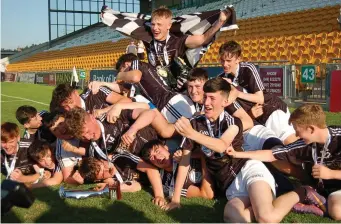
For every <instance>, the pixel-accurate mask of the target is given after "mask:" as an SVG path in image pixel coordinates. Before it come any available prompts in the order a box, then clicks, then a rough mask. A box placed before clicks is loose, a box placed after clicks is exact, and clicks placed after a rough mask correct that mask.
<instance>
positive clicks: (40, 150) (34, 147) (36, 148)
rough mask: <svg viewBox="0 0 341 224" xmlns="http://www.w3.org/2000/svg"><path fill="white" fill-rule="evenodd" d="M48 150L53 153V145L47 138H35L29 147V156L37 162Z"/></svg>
mask: <svg viewBox="0 0 341 224" xmlns="http://www.w3.org/2000/svg"><path fill="white" fill-rule="evenodd" d="M48 151H50V152H51V154H52V153H53V150H52V148H51V145H50V144H49V143H48V142H47V141H45V140H39V139H35V140H34V141H33V142H32V144H31V145H30V147H28V154H29V156H30V157H31V159H33V160H34V161H36V162H37V161H38V160H39V159H40V158H42V157H44V156H45V155H46V154H47V152H48Z"/></svg>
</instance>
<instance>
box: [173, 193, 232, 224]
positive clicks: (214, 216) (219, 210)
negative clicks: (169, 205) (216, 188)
mask: <svg viewBox="0 0 341 224" xmlns="http://www.w3.org/2000/svg"><path fill="white" fill-rule="evenodd" d="M190 200H191V201H193V200H197V199H190ZM198 200H200V201H201V202H203V203H204V204H199V203H194V204H193V202H192V203H191V204H188V203H183V204H182V205H181V208H180V209H176V210H173V211H170V212H168V215H169V216H171V217H172V218H173V219H174V220H176V222H181V223H182V222H185V223H199V222H200V223H201V222H203V223H220V222H223V221H224V220H223V211H224V207H225V204H226V199H224V198H219V199H214V204H213V206H211V205H210V204H211V203H208V204H206V203H205V202H209V200H203V199H198ZM200 201H198V202H200ZM203 214H205V215H203Z"/></svg>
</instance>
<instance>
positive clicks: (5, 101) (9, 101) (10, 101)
mask: <svg viewBox="0 0 341 224" xmlns="http://www.w3.org/2000/svg"><path fill="white" fill-rule="evenodd" d="M19 101H27V100H4V101H0V102H1V103H12V102H19Z"/></svg>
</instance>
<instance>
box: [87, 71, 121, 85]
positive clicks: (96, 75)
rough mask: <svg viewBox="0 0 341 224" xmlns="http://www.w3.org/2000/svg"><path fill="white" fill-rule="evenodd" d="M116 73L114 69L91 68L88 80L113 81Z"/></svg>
mask: <svg viewBox="0 0 341 224" xmlns="http://www.w3.org/2000/svg"><path fill="white" fill-rule="evenodd" d="M116 75H117V72H116V71H115V70H91V71H90V81H101V82H114V81H115V80H116Z"/></svg>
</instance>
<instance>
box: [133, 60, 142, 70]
mask: <svg viewBox="0 0 341 224" xmlns="http://www.w3.org/2000/svg"><path fill="white" fill-rule="evenodd" d="M139 67H140V66H139V60H134V61H132V62H131V70H139Z"/></svg>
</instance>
